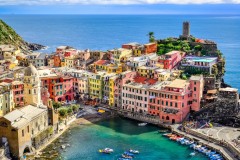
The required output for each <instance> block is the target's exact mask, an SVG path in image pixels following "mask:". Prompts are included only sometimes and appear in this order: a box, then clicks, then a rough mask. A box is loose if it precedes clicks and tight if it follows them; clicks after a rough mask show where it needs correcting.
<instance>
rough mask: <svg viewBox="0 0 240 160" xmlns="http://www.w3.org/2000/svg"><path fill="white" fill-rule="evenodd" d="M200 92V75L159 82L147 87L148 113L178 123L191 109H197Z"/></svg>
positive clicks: (201, 78) (200, 96) (201, 83)
mask: <svg viewBox="0 0 240 160" xmlns="http://www.w3.org/2000/svg"><path fill="white" fill-rule="evenodd" d="M202 92H203V77H202V76H192V77H191V78H190V80H189V81H187V80H180V79H176V80H174V81H168V82H167V81H165V82H159V83H158V84H156V85H153V86H152V87H151V88H150V89H149V95H150V97H149V103H148V113H149V114H151V115H155V116H159V119H160V120H161V121H162V122H166V123H180V122H182V121H183V120H184V119H185V118H186V116H187V114H188V113H189V112H190V111H191V110H192V111H199V109H200V101H201V98H202Z"/></svg>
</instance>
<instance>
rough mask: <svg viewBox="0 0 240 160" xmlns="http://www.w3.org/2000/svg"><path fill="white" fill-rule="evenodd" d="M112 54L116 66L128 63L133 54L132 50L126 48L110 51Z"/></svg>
mask: <svg viewBox="0 0 240 160" xmlns="http://www.w3.org/2000/svg"><path fill="white" fill-rule="evenodd" d="M110 52H111V54H112V56H111V60H112V62H113V63H115V64H119V63H121V62H124V61H126V60H127V59H128V58H129V57H131V56H132V53H133V52H132V50H130V49H125V48H119V49H114V50H110Z"/></svg>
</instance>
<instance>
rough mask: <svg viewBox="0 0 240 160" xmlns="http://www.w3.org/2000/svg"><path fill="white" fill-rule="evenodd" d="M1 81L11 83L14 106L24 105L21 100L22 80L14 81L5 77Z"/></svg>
mask: <svg viewBox="0 0 240 160" xmlns="http://www.w3.org/2000/svg"><path fill="white" fill-rule="evenodd" d="M2 82H6V83H9V84H11V86H12V91H13V101H14V104H15V107H22V106H23V105H24V100H23V97H24V95H23V90H24V84H23V82H20V81H14V80H13V79H11V78H6V79H4V80H2Z"/></svg>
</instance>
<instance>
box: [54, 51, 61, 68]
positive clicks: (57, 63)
mask: <svg viewBox="0 0 240 160" xmlns="http://www.w3.org/2000/svg"><path fill="white" fill-rule="evenodd" d="M63 58H64V57H63V56H61V55H59V54H56V55H54V57H53V59H54V67H61V66H62V59H63Z"/></svg>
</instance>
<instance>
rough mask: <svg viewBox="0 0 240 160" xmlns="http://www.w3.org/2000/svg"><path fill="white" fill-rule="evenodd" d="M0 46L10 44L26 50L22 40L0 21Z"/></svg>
mask: <svg viewBox="0 0 240 160" xmlns="http://www.w3.org/2000/svg"><path fill="white" fill-rule="evenodd" d="M0 44H11V45H14V46H15V47H19V48H28V47H27V46H26V44H25V42H24V40H23V39H22V38H21V37H20V36H19V35H18V34H17V33H16V32H15V31H14V30H13V29H12V28H11V27H10V26H8V25H7V24H6V23H5V22H3V21H2V20H1V19H0Z"/></svg>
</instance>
